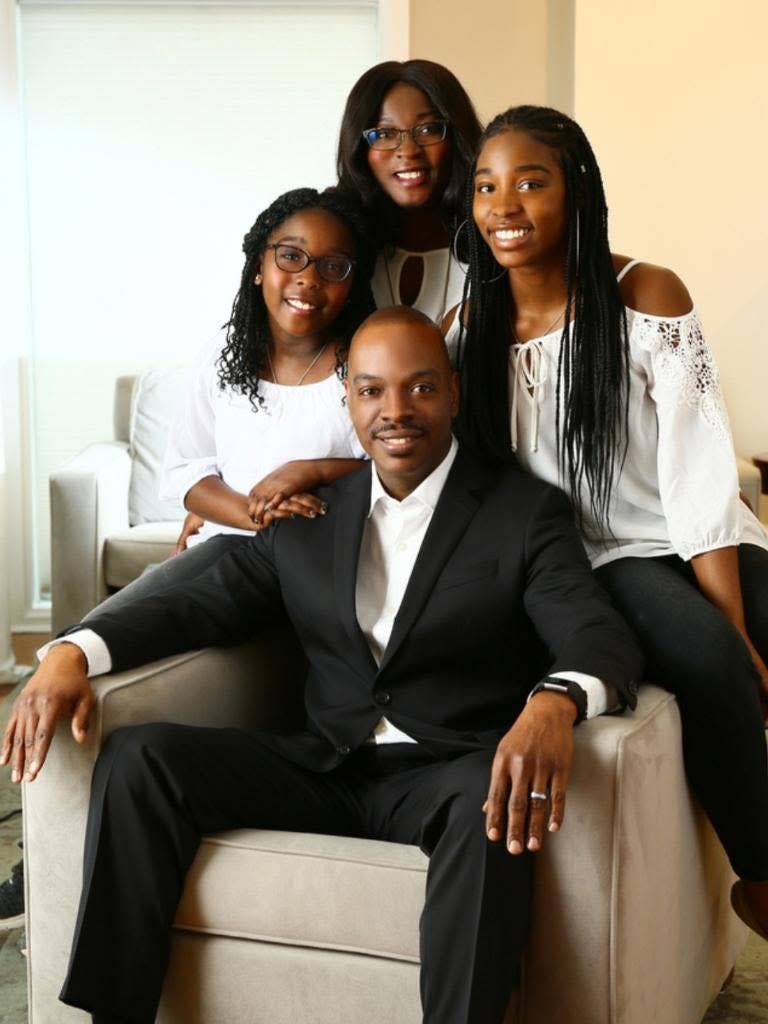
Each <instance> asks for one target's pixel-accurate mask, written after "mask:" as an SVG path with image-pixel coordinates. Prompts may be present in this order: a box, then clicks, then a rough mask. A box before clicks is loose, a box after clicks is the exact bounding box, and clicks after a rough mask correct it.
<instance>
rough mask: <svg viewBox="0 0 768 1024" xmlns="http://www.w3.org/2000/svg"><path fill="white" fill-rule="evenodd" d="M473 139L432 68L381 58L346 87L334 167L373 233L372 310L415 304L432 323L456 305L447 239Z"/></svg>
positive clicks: (439, 70)
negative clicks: (375, 256)
mask: <svg viewBox="0 0 768 1024" xmlns="http://www.w3.org/2000/svg"><path fill="white" fill-rule="evenodd" d="M480 132H481V126H480V122H479V121H478V119H477V114H476V113H475V110H474V107H473V106H472V101H471V100H470V98H469V96H468V95H467V93H466V92H465V90H464V88H463V86H462V85H461V83H460V82H459V81H458V79H457V78H456V77H455V75H453V74H452V73H451V72H450V71H449V70H448V69H447V68H445V67H443V66H442V65H441V64H436V63H434V62H433V61H429V60H407V61H404V62H402V63H401V62H399V61H386V62H385V63H383V64H377V65H375V67H372V68H369V69H368V71H366V72H365V74H363V75H362V76H361V78H360V79H359V80H358V81H357V82H356V83H355V85H354V86H353V87H352V90H351V92H350V94H349V97H348V99H347V103H346V107H345V109H344V115H343V117H342V122H341V129H340V132H339V148H338V156H337V170H338V175H339V187H340V188H343V189H346V190H349V191H350V192H352V193H354V194H355V195H357V196H359V198H360V199H361V200H362V202H363V204H364V206H365V208H366V211H367V213H368V214H369V216H370V218H371V220H372V223H373V225H374V228H375V231H376V234H377V239H378V245H379V250H380V251H379V257H378V260H377V263H376V269H375V272H374V276H373V281H372V286H373V293H374V297H375V299H376V305H377V306H396V305H406V306H415V307H416V309H420V310H421V311H422V312H423V313H426V314H427V316H430V317H432V319H433V320H435V321H437V323H439V322H440V320H441V319H442V317H443V316H444V314H445V312H446V311H447V310H448V309H450V308H451V307H452V306H454V305H455V304H456V303H457V302H458V301H459V300H460V298H461V294H462V289H463V286H464V271H463V268H462V267H461V266H460V265H459V263H458V262H457V258H456V256H457V254H456V253H452V252H451V248H450V240H451V238H452V237H453V235H454V234H455V231H456V228H457V227H458V224H459V222H460V220H461V219H462V216H463V213H462V205H463V195H464V183H465V181H466V177H467V173H468V171H469V167H470V164H471V162H472V157H473V156H474V152H475V147H476V145H477V141H478V139H479V138H480ZM458 255H461V256H462V257H463V253H459V254H458Z"/></svg>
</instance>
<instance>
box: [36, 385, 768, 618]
mask: <svg viewBox="0 0 768 1024" xmlns="http://www.w3.org/2000/svg"><path fill="white" fill-rule="evenodd" d="M185 373H186V371H185V370H183V369H181V368H179V367H165V368H163V367H153V368H150V369H148V370H145V371H144V373H142V374H140V375H139V376H137V377H119V378H118V380H117V383H116V388H115V404H114V416H113V419H114V435H115V436H114V440H112V441H101V442H97V443H95V444H92V445H89V446H88V447H87V448H86V449H85V450H84V451H82V452H81V453H80V454H79V455H76V456H75V457H74V458H72V459H70V460H69V461H68V462H66V463H65V464H64V465H63V466H62V467H61V468H60V469H59V470H57V471H56V472H55V473H54V474H52V476H51V479H50V499H51V592H52V610H51V619H52V630H53V632H54V633H58V632H59V631H60V630H62V629H65V628H66V627H67V626H71V625H73V624H74V623H75V622H79V621H80V619H82V618H83V616H84V615H85V614H86V613H87V612H89V611H90V610H91V609H92V608H94V607H95V606H96V605H97V604H98V603H99V602H100V601H103V600H104V598H105V597H106V596H107V595H108V594H109V593H110V592H111V591H112V590H115V589H119V588H120V587H124V586H125V585H126V583H130V582H131V581H132V580H135V579H136V577H137V576H140V575H141V573H142V571H143V570H144V569H145V568H146V567H147V566H148V565H151V564H152V563H153V562H160V561H162V560H163V559H164V558H167V557H168V555H169V554H170V553H171V551H172V550H173V547H174V545H175V543H176V538H177V537H178V535H179V531H180V529H181V520H182V519H183V510H182V509H181V508H180V507H178V506H175V505H171V504H169V503H167V502H161V501H159V500H158V498H157V493H158V490H159V486H160V465H161V463H162V458H163V453H164V450H165V440H166V435H167V431H168V425H169V422H170V418H171V416H172V413H173V409H174V406H175V404H176V401H177V399H178V396H179V393H180V391H181V388H182V387H183V386H184V381H185ZM738 461H739V479H740V482H741V488H742V492H743V493H744V494H745V496H746V497H747V498H748V499H749V501H750V503H751V505H752V508H753V509H755V510H756V511H757V510H758V509H759V502H760V473H759V472H758V470H757V468H756V467H755V466H753V465H752V464H751V463H750V462H747V461H746V460H745V459H739V460H738Z"/></svg>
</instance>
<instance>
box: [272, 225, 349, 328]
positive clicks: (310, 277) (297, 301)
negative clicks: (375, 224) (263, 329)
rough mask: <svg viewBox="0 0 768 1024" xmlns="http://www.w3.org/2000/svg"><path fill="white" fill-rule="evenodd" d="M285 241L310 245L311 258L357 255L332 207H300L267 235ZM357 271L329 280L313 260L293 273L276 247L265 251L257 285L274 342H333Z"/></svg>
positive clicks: (280, 241)
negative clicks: (280, 262) (279, 261)
mask: <svg viewBox="0 0 768 1024" xmlns="http://www.w3.org/2000/svg"><path fill="white" fill-rule="evenodd" d="M281 243H282V244H286V245H294V246H297V247H298V248H300V249H304V250H305V251H306V252H307V253H309V255H310V256H347V257H349V258H353V257H354V256H355V246H354V242H353V239H352V235H351V233H350V231H349V229H348V228H347V227H346V225H345V224H343V223H342V221H340V220H339V219H338V217H335V216H334V215H333V214H332V213H329V212H328V211H327V210H320V209H306V210H300V211H299V212H298V213H295V214H293V216H292V217H288V218H287V220H284V221H283V223H282V224H280V226H279V227H277V228H276V229H275V230H274V231H273V232H272V234H271V235H270V236H269V238H268V239H267V244H268V245H277V244H281ZM354 273H355V271H354V268H353V270H352V273H351V274H350V275H349V277H347V278H346V280H344V281H340V282H331V281H324V280H323V278H322V277H320V274H319V273H318V270H317V264H315V263H310V264H308V265H307V266H306V267H305V268H304V269H303V270H300V271H299V272H298V273H296V274H292V273H290V272H288V271H286V270H281V269H280V267H278V266H277V264H276V263H275V257H274V250H269V249H268V250H265V252H264V256H263V257H262V260H261V265H260V267H259V273H258V274H257V276H256V280H255V283H256V284H257V285H259V284H260V285H261V290H262V295H263V296H264V303H265V305H266V307H267V320H268V323H269V331H270V334H271V336H272V341H273V343H274V344H275V345H279V344H281V343H284V344H290V343H291V342H292V341H298V340H302V341H313V340H314V341H316V342H317V344H318V345H319V344H323V343H324V342H325V341H327V340H328V336H329V330H330V328H331V327H332V324H333V322H334V321H335V320H336V318H337V317H338V315H339V313H340V312H341V311H342V309H343V308H344V304H345V303H346V301H347V298H348V297H349V291H350V288H351V287H352V280H353V276H354Z"/></svg>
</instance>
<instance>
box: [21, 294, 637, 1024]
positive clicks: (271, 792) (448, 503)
mask: <svg viewBox="0 0 768 1024" xmlns="http://www.w3.org/2000/svg"><path fill="white" fill-rule="evenodd" d="M347 394H348V401H349V409H350V413H351V415H352V418H353V421H354V423H355V427H356V429H357V432H358V434H359V436H360V439H361V441H362V443H363V444H364V445H365V447H366V449H367V451H368V452H369V454H370V455H371V458H372V460H373V469H370V468H368V467H365V468H363V469H362V470H361V471H359V472H357V473H354V474H352V475H351V476H348V477H346V478H344V479H343V480H341V481H338V482H337V483H335V484H333V485H332V486H330V487H328V488H326V489H324V490H322V491H321V492H320V497H321V498H322V500H323V501H324V502H325V503H326V505H327V512H326V514H325V515H324V516H322V517H319V518H318V519H316V520H315V521H313V522H308V521H306V520H304V519H296V520H291V519H285V520H282V521H280V522H279V523H277V524H276V525H274V526H272V527H270V528H269V529H268V530H266V531H264V532H263V533H260V534H259V535H257V536H256V537H255V538H254V540H253V541H252V542H248V543H246V544H244V545H242V547H241V548H239V549H238V550H237V551H234V552H233V553H231V554H229V555H226V556H225V557H223V558H222V559H221V560H220V561H219V562H218V563H217V564H216V565H215V566H214V567H213V568H212V569H210V570H209V571H208V572H206V573H205V574H203V575H201V576H200V577H198V578H197V579H196V580H194V581H192V582H191V583H188V584H185V585H184V586H181V587H176V588H173V589H170V590H168V591H167V592H165V593H163V594H162V595H161V596H159V597H156V598H146V599H138V600H137V601H135V602H134V603H132V604H131V605H129V606H125V607H123V608H122V609H120V610H118V611H117V612H115V613H114V614H112V615H110V614H109V613H106V612H105V613H102V614H100V615H99V614H97V615H94V616H92V617H91V618H90V619H89V620H88V623H87V627H88V632H83V631H80V633H79V634H77V633H70V634H68V635H67V637H66V638H65V640H64V641H63V642H62V643H60V644H59V645H58V646H54V647H52V648H51V649H49V651H48V653H47V655H46V657H45V659H44V660H43V662H42V665H41V667H40V669H38V672H37V673H36V674H35V676H34V677H33V679H32V680H31V681H30V683H29V684H28V685H27V688H26V691H25V693H24V694H23V695H22V697H21V698H20V701H19V703H18V704H17V706H16V709H15V711H14V714H13V716H12V718H11V722H10V724H9V727H8V730H7V732H6V737H5V742H4V747H3V752H2V761H3V762H4V763H8V762H10V763H11V766H12V772H13V777H14V778H16V779H17V780H18V779H19V778H21V777H24V778H25V779H28V780H32V779H34V777H35V776H36V774H37V772H38V771H39V770H40V768H41V767H42V764H43V761H44V759H45V754H46V752H47V749H48V744H49V743H50V737H51V734H52V731H53V727H54V724H55V721H56V719H57V718H58V717H61V716H62V715H65V714H69V715H72V718H73V732H74V734H75V737H76V738H78V739H82V738H83V737H84V734H85V732H84V731H85V728H86V727H87V719H88V714H89V713H90V710H91V707H92V704H93V695H92V692H91V689H90V685H89V683H88V681H87V673H88V672H90V674H91V675H93V674H95V673H96V672H98V671H108V670H109V669H110V668H114V669H125V668H129V667H132V666H134V665H136V664H140V663H143V662H145V661H148V660H152V659H155V658H158V657H162V656H166V655H170V654H173V653H176V652H179V651H182V650H187V649H191V648H196V647H200V646H202V645H206V644H231V643H235V642H237V641H239V640H242V639H244V638H245V637H247V636H249V635H251V634H252V633H253V632H254V631H255V630H256V629H257V628H259V627H263V626H264V625H268V624H270V623H274V622H276V621H282V620H284V619H285V617H286V616H287V617H288V618H289V619H290V620H291V622H292V623H293V626H294V628H295V629H296V632H297V633H298V636H299V638H300V640H301V642H302V644H303V646H304V649H305V652H306V655H307V660H308V663H309V671H308V676H307V680H306V688H305V693H306V709H307V720H306V729H305V731H304V732H302V733H301V734H299V735H292V736H272V735H266V734H261V733H260V734H254V733H246V732H244V731H241V730H236V729H223V730H222V729H201V728H194V727H189V726H180V725H173V724H166V723H158V724H153V725H146V726H134V727H129V728H125V729H121V730H118V731H117V732H115V733H114V734H113V735H112V736H111V737H110V738H109V740H108V741H107V743H106V744H105V747H104V749H103V751H102V753H101V755H100V757H99V760H98V762H97V765H96V768H95V771H94V778H93V787H92V796H91V811H90V819H89V826H88V834H87V838H86V854H85V882H84V888H83V896H82V901H81V906H80V912H79V916H78V923H77V929H76V934H75V939H74V943H73V951H72V958H71V962H70V968H69V974H68V977H67V980H66V982H65V985H64V990H63V992H62V999H63V1000H64V1001H65V1002H67V1003H70V1004H71V1005H75V1006H79V1007H82V1008H84V1009H86V1010H89V1011H90V1012H92V1013H93V1015H94V1021H96V1022H97V1024H107V1022H113V1024H114V1022H128V1024H145V1022H149V1021H152V1020H154V1015H155V1010H156V1007H157V1003H158V1000H159V997H160V991H161V986H162V980H163V975H164V969H165V964H166V962H167V955H168V943H169V934H170V927H171V923H172V921H173V917H174V912H175V908H176V904H177V902H178V899H179V896H180V893H181V888H182V885H183V881H184V876H185V873H186V870H187V869H188V867H189V865H190V863H191V861H192V859H193V858H194V856H195V852H196V850H197V846H198V843H199V840H200V836H201V835H202V834H204V833H207V832H214V831H219V830H223V829H228V828H241V827H249V826H251V827H264V828H276V829H293V830H300V831H317V832H326V833H335V834H344V835H361V836H367V837H371V838H377V839H386V840H391V841H396V842H403V843H415V844H418V845H419V846H421V848H422V849H423V850H424V851H425V852H426V853H427V854H428V855H429V857H430V865H429V872H428V879H427V895H426V903H425V909H424V914H423V917H422V923H421V951H422V971H421V979H422V981H421V992H422V1004H423V1011H424V1021H426V1022H429V1024H454V1022H455V1024H459V1022H461V1024H486V1022H487V1024H499V1022H500V1021H501V1019H502V1017H503V1014H504V1009H505V1007H506V1004H507V1002H508V999H509V996H510V991H511V988H512V986H513V984H514V965H515V964H516V963H517V962H518V960H519V957H520V953H521V951H522V948H523V945H524V942H525V937H526V931H527V923H528V914H529V904H530V892H531V872H532V861H533V857H532V854H533V853H535V851H537V850H538V849H540V847H541V844H542V842H543V840H544V836H545V832H546V831H550V832H556V831H558V830H559V828H560V826H561V823H562V820H563V812H564V800H565V790H566V785H567V781H568V775H569V769H570V763H571V757H572V730H573V725H574V722H576V721H578V720H580V719H581V718H582V717H584V716H585V715H587V716H589V717H591V716H592V715H594V714H595V713H599V712H600V711H601V710H603V709H604V708H605V707H606V704H607V703H617V704H619V705H625V704H629V705H632V704H633V703H634V698H635V690H636V686H635V684H634V682H633V680H635V679H637V678H638V675H639V672H640V669H641V656H640V653H639V651H638V649H637V646H636V643H635V641H634V640H633V638H632V636H631V634H630V633H629V631H628V629H627V628H626V627H625V625H624V624H623V622H622V620H621V619H620V618H619V616H618V615H617V613H616V612H615V611H614V610H613V608H612V607H611V605H610V603H609V601H608V600H607V598H606V597H605V595H604V594H603V592H602V591H601V590H600V588H599V587H598V586H597V584H596V583H595V582H594V581H593V579H592V576H591V573H590V570H589V566H588V564H587V561H586V558H585V555H584V553H583V550H582V547H581V543H580V541H579V539H578V537H577V535H576V532H575V530H574V527H573V525H572V522H571V516H570V509H569V506H568V503H567V501H566V500H565V498H564V496H563V495H562V494H561V492H559V491H558V490H556V489H555V488H552V487H550V486H548V485H546V484H543V483H541V482H539V481H537V480H535V479H533V478H532V477H529V476H528V475H526V474H523V473H522V472H519V471H517V470H515V469H512V468H509V469H506V468H504V469H503V468H499V467H488V466H484V465H481V464H479V463H477V462H476V461H474V460H473V459H472V458H471V457H470V456H469V455H468V454H466V453H465V452H463V451H462V450H457V444H456V441H455V440H454V439H453V437H452V433H451V422H452V418H453V417H454V416H455V414H456V411H457V404H458V385H457V379H456V375H455V374H454V373H453V372H452V371H451V368H450V365H449V362H448V358H447V354H446V351H445V346H444V344H443V341H442V338H441V336H440V334H439V332H438V331H437V330H436V328H435V327H434V325H433V324H432V323H431V321H429V320H427V318H425V317H423V316H422V315H421V314H419V313H415V312H413V311H411V310H404V309H395V310H381V311H379V312H378V313H376V314H374V315H373V316H372V317H370V318H369V319H368V320H367V321H366V323H365V324H364V325H363V326H362V327H361V329H360V330H359V331H358V334H357V335H356V337H355V339H354V342H353V345H352V349H351V352H350V356H349V378H348V382H347ZM547 673H548V675H547ZM543 676H544V680H543V682H542V677H543ZM537 684H538V685H537ZM531 691H535V692H534V693H533V696H531V697H530V698H529V695H530V694H531ZM526 698H529V699H528V701H527V702H526ZM211 700H215V684H214V682H213V681H212V685H211ZM26 737H29V741H28V742H25V738H26ZM483 813H484V816H483Z"/></svg>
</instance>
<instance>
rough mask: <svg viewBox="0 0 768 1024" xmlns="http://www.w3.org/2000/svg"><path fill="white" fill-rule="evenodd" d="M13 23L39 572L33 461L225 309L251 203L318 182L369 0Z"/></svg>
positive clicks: (44, 575) (97, 10)
mask: <svg viewBox="0 0 768 1024" xmlns="http://www.w3.org/2000/svg"><path fill="white" fill-rule="evenodd" d="M19 29H20V31H19V39H20V65H21V72H20V73H21V88H22V97H23V118H24V125H25V135H26V153H27V187H28V204H29V236H30V237H29V244H30V254H31V255H30V275H31V287H30V292H31V304H32V323H33V352H34V375H33V383H34V394H35V397H34V418H35V438H34V444H35V448H36V455H35V466H34V474H35V481H36V495H37V536H38V546H39V549H40V553H39V573H38V575H39V579H40V581H41V586H42V589H45V586H46V584H47V581H48V555H47V550H48V541H47V537H48V504H47V480H48V475H49V473H50V472H51V470H52V469H53V468H54V467H56V466H57V465H60V464H61V462H62V461H63V460H64V459H65V458H67V457H68V456H70V455H72V454H74V453H75V452H76V451H78V450H79V449H80V448H81V447H83V446H84V445H85V444H87V443H88V442H89V441H91V440H96V439H103V438H108V437H109V436H110V432H111V406H112V393H113V392H112V389H113V383H114V377H115V376H116V374H118V373H121V372H122V373H125V372H131V371H133V370H135V369H137V368H140V367H143V366H146V365H148V364H155V363H160V362H163V363H172V362H187V361H189V360H190V359H191V358H192V357H193V355H194V354H195V352H196V351H197V350H198V349H199V347H200V345H201V344H202V343H203V342H204V341H205V340H206V339H207V338H209V337H210V336H211V334H212V333H213V331H214V330H215V329H216V328H217V327H218V326H220V325H221V323H222V322H223V321H224V320H225V319H226V318H227V316H228V314H229V310H230V305H231V301H232V298H233V296H234V293H235V291H236V288H237V284H238V278H239V273H240V268H241V251H240V245H241V241H242V236H243V234H244V233H245V231H246V230H247V229H248V227H249V226H250V225H251V223H252V222H253V220H254V219H255V216H256V214H257V213H258V212H259V211H260V210H261V209H262V208H263V207H264V206H265V205H267V203H268V202H270V201H271V200H272V199H273V198H274V197H275V196H276V195H277V194H278V193H280V192H282V191H285V190H286V189H289V188H294V187H297V186H300V185H313V186H315V187H323V186H325V185H328V184H332V183H333V182H334V181H335V169H334V157H335V147H336V141H337V136H338V126H339V121H340V118H341V113H342V110H343V106H344V101H345V99H346V95H347V93H348V91H349V88H350V86H351V85H352V83H353V82H354V81H355V80H356V78H357V77H358V76H359V75H360V74H361V73H362V71H363V70H364V69H365V68H366V67H369V66H370V65H371V64H373V63H375V62H376V61H377V59H378V34H377V8H376V5H375V4H371V3H336V4H329V3H322V2H304V3H295V4H294V3H272V4H264V3H188V2H183V0H182V2H171V3H168V2H166V3H144V2H137V3H113V2H109V3H104V2H102V3H93V2H91V3H88V2H71V0H70V2H65V3H44V2H36V0H35V2H29V0H27V2H23V3H22V4H21V5H20V7H19Z"/></svg>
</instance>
